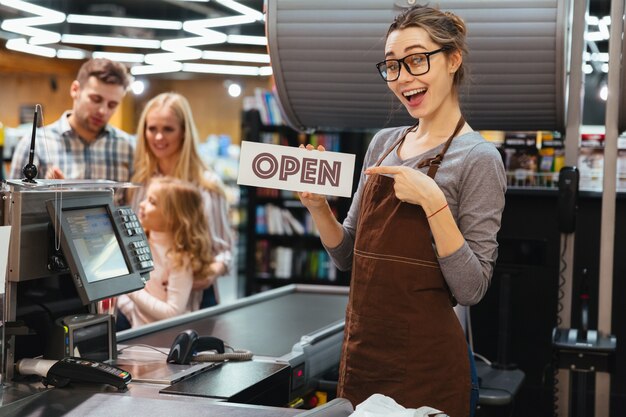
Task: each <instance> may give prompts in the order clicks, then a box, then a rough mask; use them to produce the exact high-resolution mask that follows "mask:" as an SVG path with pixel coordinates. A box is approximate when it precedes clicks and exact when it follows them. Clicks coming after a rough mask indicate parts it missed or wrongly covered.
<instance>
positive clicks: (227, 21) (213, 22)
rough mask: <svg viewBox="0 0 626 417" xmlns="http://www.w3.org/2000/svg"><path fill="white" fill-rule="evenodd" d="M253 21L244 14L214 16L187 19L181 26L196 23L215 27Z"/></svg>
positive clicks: (194, 24) (206, 26) (201, 25)
mask: <svg viewBox="0 0 626 417" xmlns="http://www.w3.org/2000/svg"><path fill="white" fill-rule="evenodd" d="M253 22H255V19H254V18H252V17H250V16H246V15H241V16H229V17H216V18H213V19H200V20H188V21H186V22H185V23H184V24H183V28H184V27H185V25H193V26H196V25H197V26H200V27H205V28H217V27H223V26H234V25H244V24H246V23H253ZM185 30H187V29H185Z"/></svg>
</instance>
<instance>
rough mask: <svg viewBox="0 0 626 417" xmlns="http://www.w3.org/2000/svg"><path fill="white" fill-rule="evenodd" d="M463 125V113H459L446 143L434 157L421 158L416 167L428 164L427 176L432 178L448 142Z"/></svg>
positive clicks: (449, 142) (447, 146)
mask: <svg viewBox="0 0 626 417" xmlns="http://www.w3.org/2000/svg"><path fill="white" fill-rule="evenodd" d="M464 125H465V119H464V118H463V115H461V117H460V118H459V121H458V122H457V123H456V127H455V128H454V132H452V135H450V137H449V138H448V140H447V141H446V144H445V145H444V147H443V149H442V150H441V152H439V153H438V154H437V155H436V156H435V157H434V158H425V159H422V160H421V161H420V162H418V164H417V167H418V168H423V167H425V166H428V167H429V168H428V176H429V177H431V178H434V177H435V174H436V173H437V170H438V169H439V166H440V165H441V161H443V156H444V155H445V154H446V152H447V151H448V148H449V147H450V144H451V143H452V139H454V137H455V136H456V135H457V133H459V131H460V130H461V128H462V127H463V126H464Z"/></svg>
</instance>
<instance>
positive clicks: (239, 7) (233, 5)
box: [215, 0, 264, 21]
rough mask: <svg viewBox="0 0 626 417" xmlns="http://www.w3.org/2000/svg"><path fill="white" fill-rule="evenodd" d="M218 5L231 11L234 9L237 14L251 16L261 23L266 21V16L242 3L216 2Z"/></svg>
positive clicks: (228, 0) (225, 0)
mask: <svg viewBox="0 0 626 417" xmlns="http://www.w3.org/2000/svg"><path fill="white" fill-rule="evenodd" d="M215 1H216V2H217V3H219V4H221V5H222V6H225V7H228V8H229V9H232V10H234V11H236V12H239V13H242V14H245V15H247V16H251V17H253V18H254V19H255V20H259V21H263V20H264V16H263V13H261V12H259V11H257V10H254V9H252V8H250V7H248V6H244V5H243V4H241V3H237V2H236V1H233V0H215Z"/></svg>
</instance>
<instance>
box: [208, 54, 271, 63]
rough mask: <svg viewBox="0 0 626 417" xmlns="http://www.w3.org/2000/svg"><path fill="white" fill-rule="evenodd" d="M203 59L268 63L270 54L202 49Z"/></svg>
mask: <svg viewBox="0 0 626 417" xmlns="http://www.w3.org/2000/svg"><path fill="white" fill-rule="evenodd" d="M202 58H203V59H213V60H218V61H238V62H258V63H261V64H269V62H270V56H269V55H267V54H249V53H243V52H221V51H202Z"/></svg>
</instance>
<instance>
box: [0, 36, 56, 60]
mask: <svg viewBox="0 0 626 417" xmlns="http://www.w3.org/2000/svg"><path fill="white" fill-rule="evenodd" d="M6 47H7V49H10V50H12V51H18V52H25V53H27V54H33V55H39V56H45V57H48V58H54V57H55V55H56V53H57V51H56V49H54V48H48V47H47V46H38V45H31V44H29V43H28V42H26V39H24V38H15V39H9V40H8V41H7V43H6Z"/></svg>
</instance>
